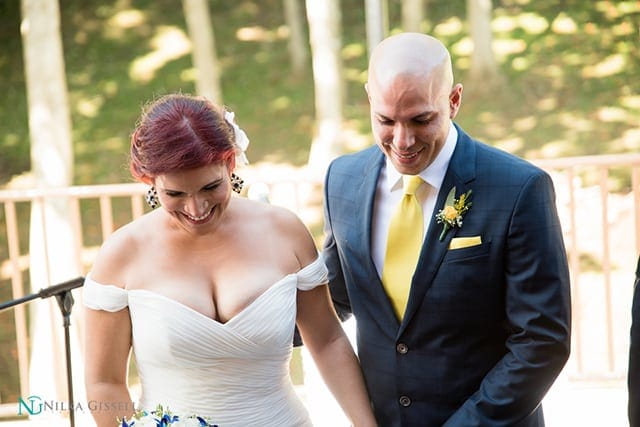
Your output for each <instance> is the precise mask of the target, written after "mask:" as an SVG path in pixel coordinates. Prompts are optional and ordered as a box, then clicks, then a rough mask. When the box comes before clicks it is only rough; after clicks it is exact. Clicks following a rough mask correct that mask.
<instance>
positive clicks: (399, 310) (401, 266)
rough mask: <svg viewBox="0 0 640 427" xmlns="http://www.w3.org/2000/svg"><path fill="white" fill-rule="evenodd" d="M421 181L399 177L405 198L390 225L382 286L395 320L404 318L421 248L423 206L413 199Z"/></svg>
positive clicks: (416, 177)
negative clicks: (390, 304) (395, 316)
mask: <svg viewBox="0 0 640 427" xmlns="http://www.w3.org/2000/svg"><path fill="white" fill-rule="evenodd" d="M422 182H423V181H422V178H420V177H419V176H414V175H403V176H402V183H403V191H404V195H403V196H402V201H401V202H400V205H399V206H398V207H397V208H396V210H395V212H394V214H393V216H392V217H391V223H390V224H389V235H388V237H387V251H386V253H385V257H384V266H383V267H382V283H383V285H384V288H385V290H386V291H387V295H388V296H389V299H391V303H392V304H393V308H394V310H395V312H396V315H397V316H398V319H402V317H403V316H404V310H405V308H406V305H407V299H408V298H409V290H410V289H411V279H412V277H413V273H414V271H415V269H416V264H417V263H418V257H419V256H420V249H421V247H422V234H423V228H424V226H423V218H422V207H421V206H420V203H418V199H416V190H417V189H418V187H419V186H420V184H422Z"/></svg>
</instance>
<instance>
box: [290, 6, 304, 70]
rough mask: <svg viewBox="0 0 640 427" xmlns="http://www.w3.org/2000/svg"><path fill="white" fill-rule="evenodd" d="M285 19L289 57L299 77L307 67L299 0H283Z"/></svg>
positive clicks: (292, 68) (292, 67)
mask: <svg viewBox="0 0 640 427" xmlns="http://www.w3.org/2000/svg"><path fill="white" fill-rule="evenodd" d="M284 12H285V21H286V23H287V27H289V43H288V48H289V57H290V58H291V70H292V72H293V75H294V76H295V77H301V76H302V75H303V74H304V72H305V70H306V68H307V47H306V38H305V36H304V27H303V19H304V17H303V15H302V11H301V10H300V3H299V0H284Z"/></svg>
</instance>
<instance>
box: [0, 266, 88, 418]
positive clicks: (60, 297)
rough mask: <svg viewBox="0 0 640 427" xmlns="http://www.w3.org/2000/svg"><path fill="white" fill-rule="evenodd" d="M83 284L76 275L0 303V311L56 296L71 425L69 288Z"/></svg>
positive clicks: (72, 414)
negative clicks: (37, 299) (63, 348)
mask: <svg viewBox="0 0 640 427" xmlns="http://www.w3.org/2000/svg"><path fill="white" fill-rule="evenodd" d="M83 284H84V277H78V278H75V279H72V280H68V281H66V282H63V283H60V284H58V285H54V286H49V287H48V288H44V289H40V292H38V293H35V294H30V295H26V296H24V297H22V298H16V299H14V300H11V301H7V302H4V303H2V304H0V311H3V310H6V309H7V308H10V307H13V306H15V305H18V304H23V303H25V302H28V301H31V300H34V299H36V298H43V299H44V298H49V297H52V296H55V297H56V300H57V301H58V307H60V312H61V313H62V320H63V327H64V344H65V356H66V361H67V390H68V394H69V422H70V423H71V427H75V424H76V422H75V408H74V402H73V382H72V378H73V375H72V373H71V344H70V338H69V326H70V325H71V309H72V308H73V295H71V290H72V289H75V288H79V287H81V286H82V285H83Z"/></svg>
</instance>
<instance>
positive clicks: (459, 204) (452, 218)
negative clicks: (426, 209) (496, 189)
mask: <svg viewBox="0 0 640 427" xmlns="http://www.w3.org/2000/svg"><path fill="white" fill-rule="evenodd" d="M470 199H471V190H469V191H467V192H466V193H464V194H462V195H460V198H458V199H456V187H453V188H452V189H451V190H450V191H449V194H448V195H447V200H446V201H445V202H444V208H442V209H440V210H439V211H438V213H437V214H436V220H437V222H438V224H444V225H443V226H442V233H440V241H442V239H444V236H445V235H446V234H447V231H449V230H450V229H451V228H453V227H458V228H460V227H462V217H463V216H464V214H465V213H466V212H467V211H468V210H469V208H470V207H471V201H470Z"/></svg>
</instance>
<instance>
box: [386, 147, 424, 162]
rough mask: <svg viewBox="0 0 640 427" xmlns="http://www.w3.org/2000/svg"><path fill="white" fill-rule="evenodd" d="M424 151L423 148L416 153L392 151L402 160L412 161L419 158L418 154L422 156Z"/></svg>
mask: <svg viewBox="0 0 640 427" xmlns="http://www.w3.org/2000/svg"><path fill="white" fill-rule="evenodd" d="M422 150H424V148H421V149H420V150H418V151H414V152H413V153H400V152H398V151H395V150H392V151H393V154H394V155H395V156H396V157H398V158H399V159H401V160H412V159H415V158H416V157H418V154H420V153H421V152H422Z"/></svg>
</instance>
